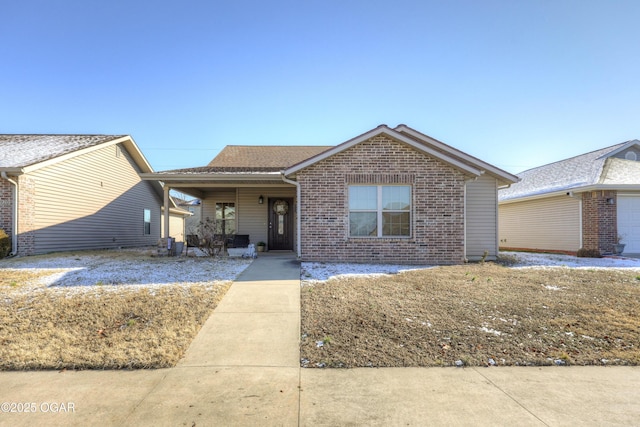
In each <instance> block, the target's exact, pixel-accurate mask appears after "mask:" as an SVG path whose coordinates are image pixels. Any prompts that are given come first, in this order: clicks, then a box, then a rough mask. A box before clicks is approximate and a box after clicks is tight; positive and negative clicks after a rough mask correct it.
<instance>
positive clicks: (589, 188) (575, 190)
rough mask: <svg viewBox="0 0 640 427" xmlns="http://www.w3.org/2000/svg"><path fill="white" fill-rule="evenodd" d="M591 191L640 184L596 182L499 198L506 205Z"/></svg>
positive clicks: (626, 188)
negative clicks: (505, 198)
mask: <svg viewBox="0 0 640 427" xmlns="http://www.w3.org/2000/svg"><path fill="white" fill-rule="evenodd" d="M590 191H618V192H621V191H622V192H624V191H640V184H623V185H616V184H594V185H585V186H582V187H568V188H565V189H562V190H553V191H549V192H546V193H538V194H532V195H529V196H522V197H515V198H512V199H507V200H499V198H498V204H500V205H506V204H509V203H519V202H527V201H530V200H538V199H547V198H550V197H558V196H569V195H572V194H574V193H575V194H581V193H588V192H590Z"/></svg>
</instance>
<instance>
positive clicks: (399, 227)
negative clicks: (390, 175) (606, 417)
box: [349, 185, 411, 237]
mask: <svg viewBox="0 0 640 427" xmlns="http://www.w3.org/2000/svg"><path fill="white" fill-rule="evenodd" d="M349 235H350V236H352V237H364V236H367V237H409V236H410V235H411V187H410V186H408V185H377V186H373V185H352V186H350V187H349Z"/></svg>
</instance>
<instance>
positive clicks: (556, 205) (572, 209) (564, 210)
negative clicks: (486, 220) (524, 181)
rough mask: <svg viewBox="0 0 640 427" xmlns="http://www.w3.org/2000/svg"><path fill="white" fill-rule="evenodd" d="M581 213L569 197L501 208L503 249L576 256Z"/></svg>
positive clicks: (578, 244) (505, 205) (501, 242)
mask: <svg viewBox="0 0 640 427" xmlns="http://www.w3.org/2000/svg"><path fill="white" fill-rule="evenodd" d="M580 209H581V206H580V201H579V200H577V199H574V198H573V197H569V196H558V197H550V198H547V199H537V200H530V201H524V202H515V203H504V204H501V205H500V208H499V212H500V215H499V218H500V219H499V221H500V222H499V224H500V229H499V236H500V237H499V238H500V246H501V247H507V248H518V249H532V250H554V251H569V252H575V251H577V250H578V249H580V247H581V219H580Z"/></svg>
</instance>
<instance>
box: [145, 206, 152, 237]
mask: <svg viewBox="0 0 640 427" xmlns="http://www.w3.org/2000/svg"><path fill="white" fill-rule="evenodd" d="M144 234H145V235H150V234H151V210H150V209H145V210H144Z"/></svg>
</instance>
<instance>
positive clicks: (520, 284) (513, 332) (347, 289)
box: [301, 263, 640, 367]
mask: <svg viewBox="0 0 640 427" xmlns="http://www.w3.org/2000/svg"><path fill="white" fill-rule="evenodd" d="M301 331H302V333H303V335H302V343H301V358H302V365H303V366H308V367H324V366H326V367H364V366H374V367H379V366H452V365H462V366H487V365H489V364H491V365H493V364H494V363H495V364H496V365H550V364H558V365H564V364H575V365H603V364H607V365H609V364H613V365H626V364H629V365H637V364H639V363H640V276H638V273H637V272H632V271H628V270H627V271H624V270H612V269H606V270H595V269H594V270H585V269H570V268H547V269H513V268H507V267H505V266H502V265H499V264H495V263H484V264H470V265H463V266H449V267H437V268H432V269H428V270H418V271H412V272H406V273H401V274H397V275H390V276H382V277H375V278H341V279H331V280H329V281H327V282H325V283H319V284H312V285H308V286H304V287H303V289H302V324H301ZM456 362H457V363H456Z"/></svg>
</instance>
